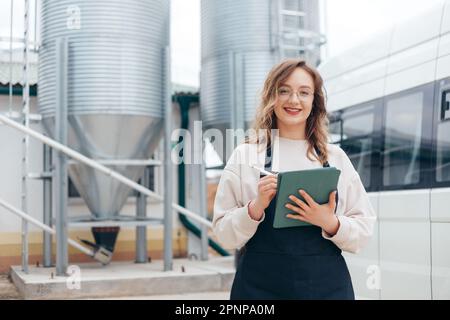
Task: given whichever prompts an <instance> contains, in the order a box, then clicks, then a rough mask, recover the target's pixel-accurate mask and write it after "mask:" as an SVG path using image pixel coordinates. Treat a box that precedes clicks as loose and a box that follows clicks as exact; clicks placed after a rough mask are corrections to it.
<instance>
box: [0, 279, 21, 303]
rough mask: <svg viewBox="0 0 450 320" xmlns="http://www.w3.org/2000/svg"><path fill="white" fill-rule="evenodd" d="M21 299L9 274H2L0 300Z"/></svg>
mask: <svg viewBox="0 0 450 320" xmlns="http://www.w3.org/2000/svg"><path fill="white" fill-rule="evenodd" d="M10 299H20V295H19V292H18V291H17V289H16V287H15V286H14V284H12V283H11V281H10V279H9V277H8V276H7V275H0V300H10Z"/></svg>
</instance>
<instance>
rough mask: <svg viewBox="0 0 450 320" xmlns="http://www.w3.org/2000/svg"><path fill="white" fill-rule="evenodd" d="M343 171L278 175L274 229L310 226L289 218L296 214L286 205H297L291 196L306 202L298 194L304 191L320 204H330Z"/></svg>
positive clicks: (282, 173) (316, 170)
mask: <svg viewBox="0 0 450 320" xmlns="http://www.w3.org/2000/svg"><path fill="white" fill-rule="evenodd" d="M340 173H341V171H340V170H339V169H336V168H335V167H326V168H318V169H310V170H298V171H286V172H280V173H278V190H277V194H276V198H275V217H274V220H273V227H274V228H277V229H278V228H289V227H301V226H310V225H311V224H310V223H307V222H304V221H300V220H294V219H290V218H287V217H286V215H287V214H288V213H293V214H296V213H295V212H293V211H291V210H289V209H288V208H286V207H285V205H286V203H291V204H295V203H294V202H293V201H292V200H291V199H289V196H290V195H294V196H296V197H297V198H299V199H300V200H302V201H304V202H306V201H305V199H303V197H302V196H301V195H300V193H299V192H298V191H299V190H301V189H303V190H305V192H306V193H307V194H309V195H310V196H311V197H312V198H313V199H314V201H316V202H317V203H319V204H324V203H328V199H329V196H330V193H331V192H333V191H335V190H336V189H337V184H338V180H339V175H340Z"/></svg>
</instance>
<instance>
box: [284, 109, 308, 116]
mask: <svg viewBox="0 0 450 320" xmlns="http://www.w3.org/2000/svg"><path fill="white" fill-rule="evenodd" d="M283 109H284V111H286V112H287V113H288V114H290V115H297V114H299V113H300V112H301V111H302V110H303V109H299V108H283Z"/></svg>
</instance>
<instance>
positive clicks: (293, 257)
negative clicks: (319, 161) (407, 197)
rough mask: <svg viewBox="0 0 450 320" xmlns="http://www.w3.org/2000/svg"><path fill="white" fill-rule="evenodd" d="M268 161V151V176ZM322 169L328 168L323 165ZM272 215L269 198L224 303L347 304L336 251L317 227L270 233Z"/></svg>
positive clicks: (349, 292) (346, 278) (344, 271)
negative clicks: (287, 301) (332, 301)
mask: <svg viewBox="0 0 450 320" xmlns="http://www.w3.org/2000/svg"><path fill="white" fill-rule="evenodd" d="M316 152H317V153H319V152H318V149H316ZM271 156H272V154H271V148H270V147H269V148H267V151H266V164H265V169H266V170H268V171H271V169H272V161H271ZM324 167H329V164H328V162H326V163H325V164H324ZM336 200H337V201H338V199H336ZM274 211H275V197H274V199H273V200H272V201H271V202H270V204H269V206H268V207H267V208H266V210H265V219H264V221H263V222H262V223H261V224H260V225H259V226H258V230H257V231H256V233H255V234H254V235H253V237H252V238H251V239H250V240H249V241H248V242H247V244H246V245H245V247H244V248H243V250H242V255H241V256H240V257H239V260H238V261H237V270H236V275H235V278H234V282H233V286H232V289H231V296H230V298H231V299H232V300H237V299H255V300H257V299H342V300H343V299H349V300H353V299H354V298H355V296H354V293H353V286H352V281H351V278H350V273H349V271H348V268H347V265H346V263H345V260H344V257H343V256H342V251H341V250H340V249H339V248H338V247H337V246H336V245H335V244H334V243H333V242H332V241H330V240H327V239H324V238H323V237H322V229H321V228H320V227H317V226H303V227H291V228H283V229H275V228H273V219H274Z"/></svg>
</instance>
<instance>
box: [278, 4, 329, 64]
mask: <svg viewBox="0 0 450 320" xmlns="http://www.w3.org/2000/svg"><path fill="white" fill-rule="evenodd" d="M307 5H308V3H307V1H305V0H278V1H277V10H276V11H277V30H278V32H277V40H278V41H277V42H278V43H277V45H278V50H279V58H280V60H282V59H285V58H291V57H292V58H293V57H295V58H298V57H300V58H304V59H306V60H309V59H311V57H312V56H314V54H313V53H314V51H315V50H318V47H319V46H320V45H323V44H324V43H325V37H324V35H322V34H320V33H318V32H315V31H312V30H311V29H310V28H309V29H308V25H309V24H310V20H311V17H310V16H309V15H308V11H307V10H306V9H307V7H306V6H307ZM317 12H318V11H317Z"/></svg>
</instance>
